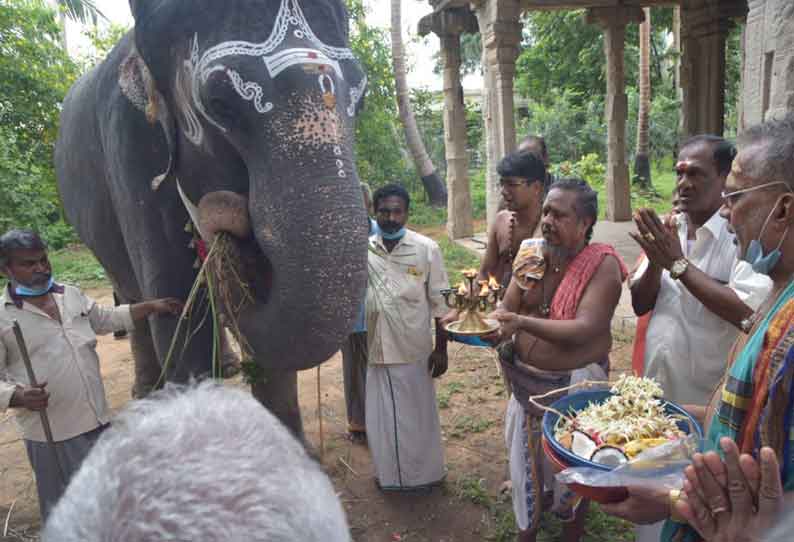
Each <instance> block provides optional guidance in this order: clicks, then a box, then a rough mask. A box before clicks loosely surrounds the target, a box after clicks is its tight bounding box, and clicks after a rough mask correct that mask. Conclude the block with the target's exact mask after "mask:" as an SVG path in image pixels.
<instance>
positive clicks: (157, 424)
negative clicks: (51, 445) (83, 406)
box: [42, 383, 350, 542]
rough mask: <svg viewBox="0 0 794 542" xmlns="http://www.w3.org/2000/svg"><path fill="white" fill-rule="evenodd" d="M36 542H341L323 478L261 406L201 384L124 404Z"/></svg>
mask: <svg viewBox="0 0 794 542" xmlns="http://www.w3.org/2000/svg"><path fill="white" fill-rule="evenodd" d="M42 540H43V541H44V542H78V541H79V542H94V541H96V542H99V541H107V540H113V541H128V540H129V541H138V542H145V541H155V540H184V541H194V542H198V541H204V542H210V541H224V542H226V541H241V542H243V541H244V542H249V541H268V542H281V541H283V542H294V541H301V542H315V541H316V542H348V541H349V540H350V534H349V530H348V526H347V521H346V519H345V513H344V510H343V509H342V505H341V503H340V501H339V499H338V497H337V496H336V494H335V492H334V488H333V486H331V483H330V481H329V480H328V477H327V476H326V475H325V474H324V473H323V471H322V470H321V469H320V467H319V465H318V464H317V463H316V462H315V461H313V460H312V459H310V458H309V457H308V456H307V455H306V452H305V451H304V448H303V446H302V445H301V443H300V442H298V441H297V440H296V439H295V437H293V436H292V434H291V433H290V432H289V430H287V429H286V427H284V426H283V425H282V424H281V423H280V422H279V421H278V420H277V419H276V418H275V417H274V416H273V415H272V414H271V413H270V412H268V411H267V410H265V408H264V407H262V405H261V404H259V403H258V402H257V401H256V400H255V399H253V398H252V397H251V395H250V394H247V393H244V392H243V391H240V390H237V389H230V388H223V387H221V386H218V385H216V384H213V383H204V384H201V385H200V386H198V387H196V388H192V389H188V390H187V391H185V392H184V393H182V390H180V389H179V388H176V387H174V388H167V389H166V390H165V391H163V392H159V393H155V394H154V395H152V396H150V397H149V398H147V399H146V400H142V401H137V402H134V403H131V404H130V405H129V406H128V407H127V408H126V409H125V410H124V411H122V413H121V414H120V415H119V416H118V417H117V418H116V419H114V421H113V426H112V427H111V428H110V429H108V430H107V431H106V432H105V433H104V434H103V435H102V437H101V438H100V439H99V441H98V442H97V444H96V446H95V447H94V449H93V451H92V452H91V454H90V455H89V456H88V458H86V460H85V462H84V463H83V467H82V468H81V469H80V471H79V472H78V473H77V475H76V476H75V477H74V479H73V480H72V483H71V484H70V485H69V488H68V490H67V491H66V493H65V494H64V496H63V498H62V499H61V501H60V502H59V503H58V506H57V507H56V508H55V509H54V510H53V512H52V515H51V516H50V520H49V522H48V523H47V525H46V526H45V528H44V532H43V536H42Z"/></svg>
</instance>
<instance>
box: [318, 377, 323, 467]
mask: <svg viewBox="0 0 794 542" xmlns="http://www.w3.org/2000/svg"><path fill="white" fill-rule="evenodd" d="M317 421H318V423H319V425H320V463H323V462H324V459H325V439H324V438H323V399H322V394H321V393H320V366H319V365H318V366H317Z"/></svg>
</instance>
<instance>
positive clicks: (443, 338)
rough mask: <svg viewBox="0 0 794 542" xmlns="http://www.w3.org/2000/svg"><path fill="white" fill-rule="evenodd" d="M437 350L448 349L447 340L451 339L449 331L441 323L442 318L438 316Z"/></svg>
mask: <svg viewBox="0 0 794 542" xmlns="http://www.w3.org/2000/svg"><path fill="white" fill-rule="evenodd" d="M435 321H436V352H446V351H447V341H448V340H449V333H447V330H446V329H444V326H443V324H442V323H441V318H436V319H435Z"/></svg>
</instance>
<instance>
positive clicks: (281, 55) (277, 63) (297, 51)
mask: <svg viewBox="0 0 794 542" xmlns="http://www.w3.org/2000/svg"><path fill="white" fill-rule="evenodd" d="M262 59H263V60H264V61H265V67H266V68H267V72H268V74H269V75H270V77H271V78H273V79H275V78H276V77H278V75H279V74H280V73H281V72H283V71H284V70H286V69H287V68H289V67H290V66H294V65H296V64H300V65H301V66H312V65H313V66H330V67H331V68H333V70H334V72H335V73H336V75H337V76H338V77H339V78H340V79H344V78H345V76H344V74H343V73H342V68H341V67H340V66H339V62H337V61H336V60H332V59H331V58H329V57H328V56H326V55H325V54H323V52H322V51H320V50H319V49H309V48H306V47H292V48H290V49H283V50H281V51H278V52H277V53H273V54H272V55H267V56H263V57H262Z"/></svg>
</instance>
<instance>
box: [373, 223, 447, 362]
mask: <svg viewBox="0 0 794 542" xmlns="http://www.w3.org/2000/svg"><path fill="white" fill-rule="evenodd" d="M368 261H369V263H368V266H369V282H368V285H367V337H368V342H369V361H368V362H369V363H371V364H373V365H390V364H397V363H419V362H426V361H427V358H428V356H430V353H431V352H432V351H433V333H432V319H433V318H440V317H442V316H444V315H445V314H446V313H447V311H448V310H449V309H448V308H447V306H446V303H445V301H444V297H443V296H442V295H441V290H443V289H445V288H448V287H449V279H448V278H447V272H446V270H445V269H444V258H443V256H442V254H441V249H440V248H439V247H438V244H437V243H436V242H435V241H433V240H432V239H429V238H428V237H425V236H424V235H421V234H418V233H416V232H414V231H411V230H407V231H406V233H405V236H404V237H403V238H402V239H401V240H400V241H399V242H398V243H397V245H396V246H395V247H394V249H392V251H391V252H389V251H387V250H386V247H385V246H384V244H383V238H382V237H381V236H380V234H376V235H373V236H371V237H370V239H369V254H368Z"/></svg>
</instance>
